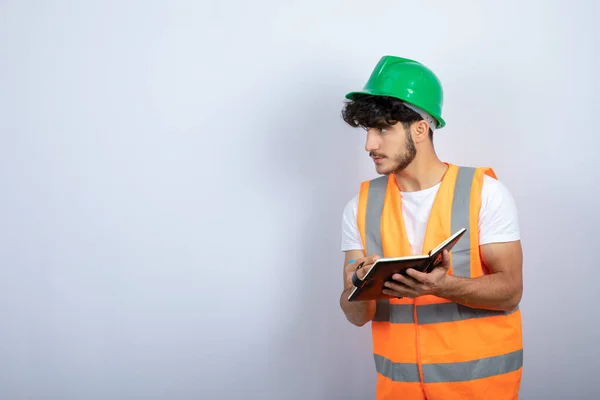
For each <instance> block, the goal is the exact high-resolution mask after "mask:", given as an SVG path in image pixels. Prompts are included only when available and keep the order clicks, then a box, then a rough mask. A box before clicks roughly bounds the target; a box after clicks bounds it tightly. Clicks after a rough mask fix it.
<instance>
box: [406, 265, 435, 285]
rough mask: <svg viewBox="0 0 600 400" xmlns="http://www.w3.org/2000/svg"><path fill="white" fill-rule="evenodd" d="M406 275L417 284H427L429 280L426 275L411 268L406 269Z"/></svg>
mask: <svg viewBox="0 0 600 400" xmlns="http://www.w3.org/2000/svg"><path fill="white" fill-rule="evenodd" d="M406 274H407V275H408V276H410V277H411V278H414V279H415V280H416V281H417V282H419V283H427V282H428V280H429V277H428V276H427V274H426V273H424V272H421V271H417V270H416V269H413V268H409V269H407V270H406Z"/></svg>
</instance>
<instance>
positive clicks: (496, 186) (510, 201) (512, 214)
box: [479, 175, 521, 244]
mask: <svg viewBox="0 0 600 400" xmlns="http://www.w3.org/2000/svg"><path fill="white" fill-rule="evenodd" d="M479 237H480V244H487V243H496V242H510V241H515V240H520V238H521V235H520V227H519V215H518V210H517V206H516V202H515V199H514V197H513V195H512V193H511V192H510V191H509V190H508V188H507V187H506V185H505V184H504V183H502V182H501V181H500V180H498V179H495V178H494V177H491V176H488V175H484V177H483V183H482V189H481V209H480V211H479Z"/></svg>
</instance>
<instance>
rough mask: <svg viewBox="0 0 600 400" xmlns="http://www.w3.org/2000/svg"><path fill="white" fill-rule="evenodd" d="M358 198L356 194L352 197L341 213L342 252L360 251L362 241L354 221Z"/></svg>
mask: <svg viewBox="0 0 600 400" xmlns="http://www.w3.org/2000/svg"><path fill="white" fill-rule="evenodd" d="M358 197H359V195H358V194H357V195H356V196H354V197H353V198H352V199H350V201H348V203H346V206H345V207H344V211H343V213H342V248H341V250H342V251H349V250H362V249H363V245H362V240H361V237H360V232H359V230H358V223H357V221H356V218H357V213H358Z"/></svg>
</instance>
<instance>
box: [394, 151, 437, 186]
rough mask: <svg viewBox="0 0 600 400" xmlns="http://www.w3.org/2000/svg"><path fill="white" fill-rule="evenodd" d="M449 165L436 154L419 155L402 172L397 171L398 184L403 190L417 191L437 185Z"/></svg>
mask: <svg viewBox="0 0 600 400" xmlns="http://www.w3.org/2000/svg"><path fill="white" fill-rule="evenodd" d="M447 170H448V165H447V164H445V163H443V162H442V161H440V160H439V159H438V158H437V156H436V155H435V154H432V155H429V156H421V157H419V156H417V157H415V159H414V160H413V161H412V162H411V163H410V164H409V165H408V167H406V168H405V169H403V170H402V171H400V172H396V173H395V174H394V175H395V177H396V184H397V185H398V188H400V191H402V192H416V191H419V190H425V189H428V188H430V187H432V186H435V185H437V184H438V183H440V182H441V181H442V178H444V175H445V174H446V171H447Z"/></svg>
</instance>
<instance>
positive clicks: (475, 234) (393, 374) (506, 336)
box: [357, 164, 523, 400]
mask: <svg viewBox="0 0 600 400" xmlns="http://www.w3.org/2000/svg"><path fill="white" fill-rule="evenodd" d="M447 165H448V167H449V168H448V170H447V172H446V174H445V175H444V178H443V180H442V182H441V184H440V188H439V191H438V193H437V196H436V198H435V201H434V204H433V208H432V210H431V215H430V217H429V221H428V225H427V229H426V234H425V239H424V243H423V253H426V252H428V251H430V250H431V249H433V248H434V247H436V246H437V245H438V244H439V243H440V242H442V241H444V240H445V239H446V238H448V237H449V236H450V235H451V234H452V233H454V232H456V231H457V230H459V229H461V228H463V227H464V228H467V233H466V234H465V235H463V237H462V238H461V240H460V241H459V242H458V243H457V244H456V246H455V247H454V249H453V251H452V252H451V253H450V256H451V262H452V264H451V267H450V270H449V272H448V273H449V274H453V275H455V276H462V277H467V278H476V277H479V276H482V275H484V274H486V273H487V271H486V269H485V265H484V264H483V262H482V259H481V257H480V253H479V229H478V221H479V218H478V217H479V209H480V208H481V189H482V185H483V177H484V175H489V176H491V177H492V178H494V179H497V177H496V174H495V173H494V171H493V170H492V169H489V168H472V167H458V166H456V165H452V164H447ZM357 219H358V221H357V222H358V227H359V231H360V235H361V239H362V242H363V246H364V248H365V252H366V254H367V255H371V254H378V255H380V256H383V257H394V256H404V255H410V254H411V250H410V244H409V242H408V240H407V238H406V233H405V227H404V221H403V218H402V198H401V195H400V190H399V189H398V186H397V184H396V179H395V177H394V175H393V174H390V175H389V176H381V177H378V178H376V179H373V180H370V181H365V182H363V183H362V184H361V187H360V192H359V203H358V213H357ZM371 328H372V335H373V356H374V358H375V368H376V371H377V386H376V398H377V400H388V399H389V400H392V399H393V400H396V399H408V400H417V399H418V400H421V399H423V400H424V399H427V400H438V399H443V400H467V399H485V400H500V399H517V398H518V392H519V387H520V383H521V370H522V365H523V343H522V329H521V313H520V310H519V307H517V308H516V309H515V310H512V311H506V312H505V311H496V310H484V309H477V308H471V307H467V306H464V305H461V304H457V303H454V302H450V301H448V300H446V299H443V298H440V297H436V296H431V295H427V296H421V297H418V298H416V299H410V298H402V299H396V298H391V299H386V300H379V301H377V308H376V314H375V318H374V319H373V321H371Z"/></svg>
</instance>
